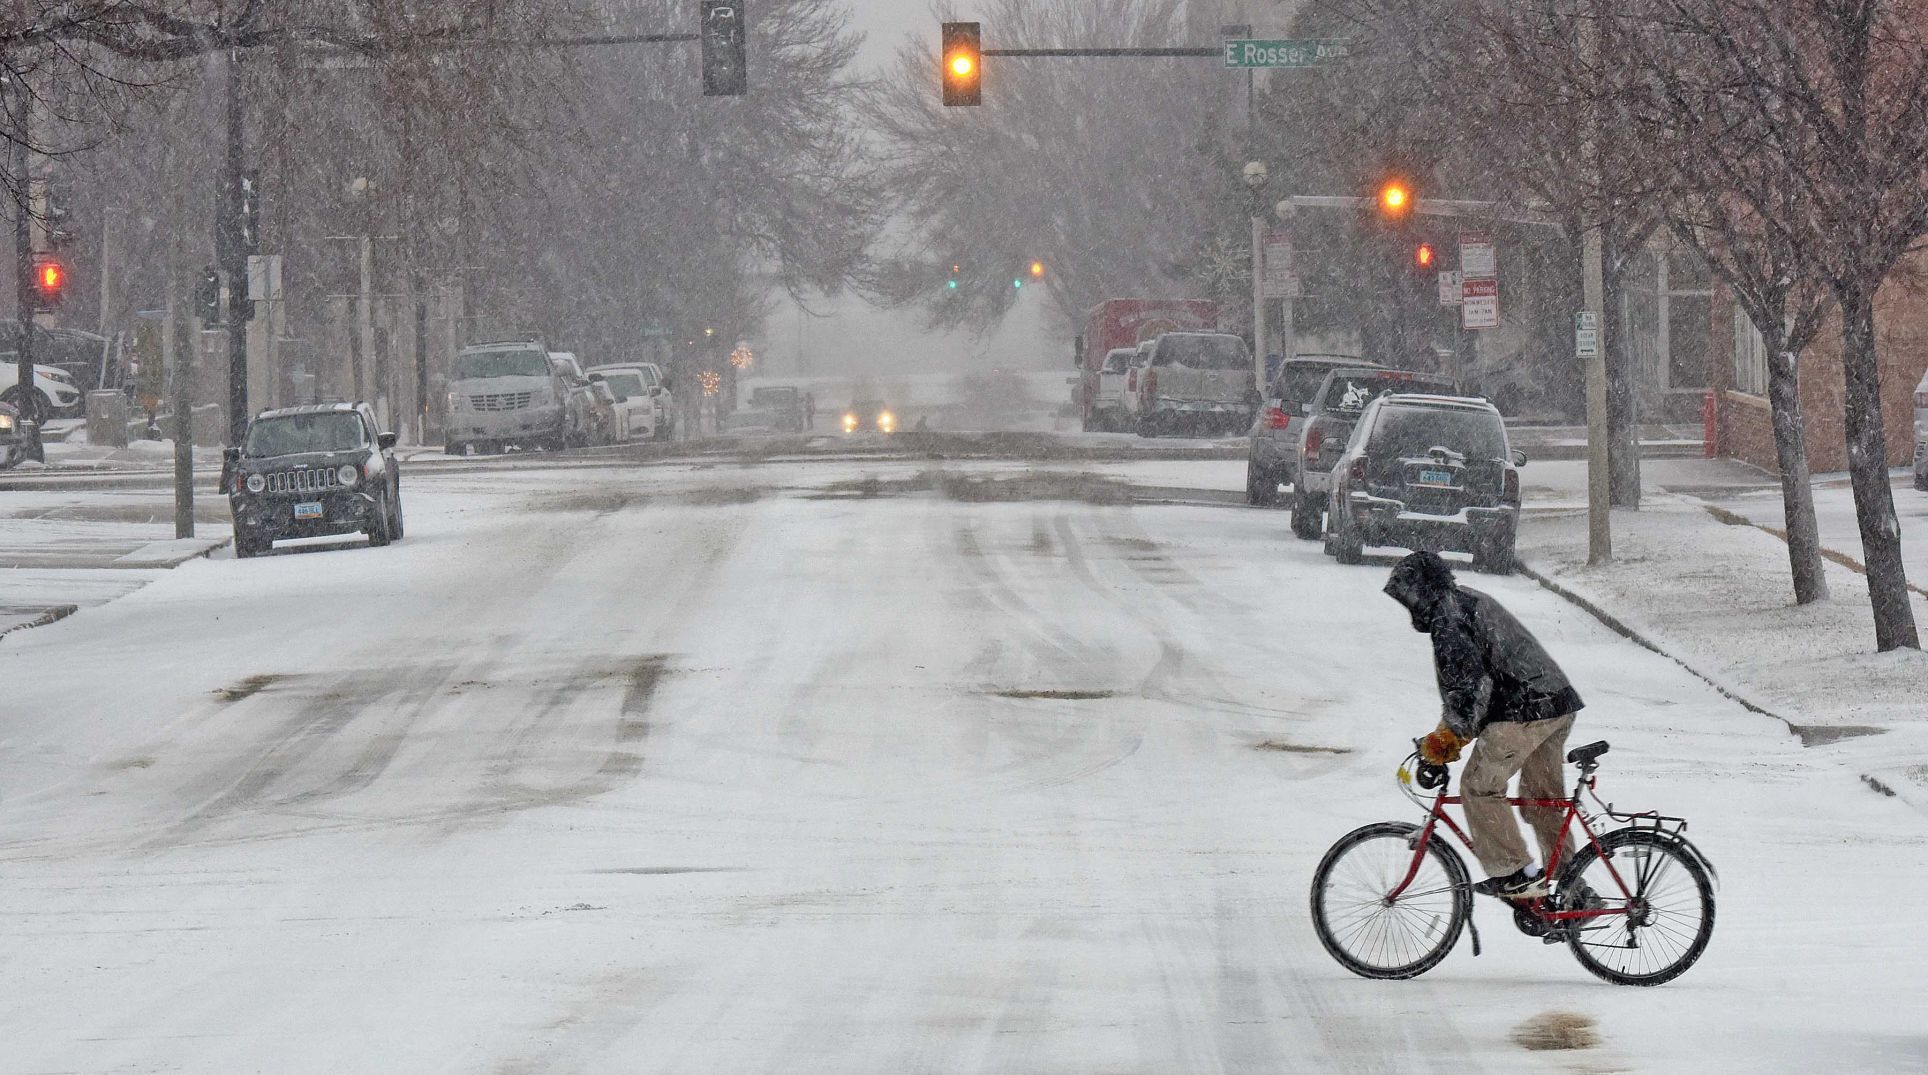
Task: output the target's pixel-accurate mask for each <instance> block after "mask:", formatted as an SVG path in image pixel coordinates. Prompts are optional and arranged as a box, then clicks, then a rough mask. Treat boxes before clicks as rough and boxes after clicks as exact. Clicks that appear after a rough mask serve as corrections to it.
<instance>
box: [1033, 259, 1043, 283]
mask: <svg viewBox="0 0 1928 1075" xmlns="http://www.w3.org/2000/svg"><path fill="white" fill-rule="evenodd" d="M1031 279H1033V280H1042V279H1044V262H1042V261H1034V262H1032V263H1031Z"/></svg>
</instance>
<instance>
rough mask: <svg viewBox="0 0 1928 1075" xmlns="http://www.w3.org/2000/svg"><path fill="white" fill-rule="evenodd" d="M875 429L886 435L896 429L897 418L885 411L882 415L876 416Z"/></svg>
mask: <svg viewBox="0 0 1928 1075" xmlns="http://www.w3.org/2000/svg"><path fill="white" fill-rule="evenodd" d="M877 428H878V429H881V430H883V431H884V432H886V433H888V432H890V431H891V430H893V429H896V428H897V416H896V415H894V414H892V413H890V412H889V411H885V412H884V413H882V414H880V415H878V416H877Z"/></svg>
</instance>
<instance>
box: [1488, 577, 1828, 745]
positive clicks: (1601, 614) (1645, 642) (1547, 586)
mask: <svg viewBox="0 0 1928 1075" xmlns="http://www.w3.org/2000/svg"><path fill="white" fill-rule="evenodd" d="M1514 564H1515V566H1516V567H1517V568H1518V569H1519V572H1520V574H1522V575H1525V576H1526V577H1527V578H1529V579H1532V580H1533V581H1534V582H1536V583H1538V584H1539V585H1540V588H1541V589H1543V590H1546V591H1547V592H1548V593H1551V594H1553V595H1554V596H1556V597H1558V598H1560V599H1561V600H1563V601H1565V602H1566V603H1568V604H1570V605H1572V606H1574V607H1575V608H1578V609H1579V610H1581V611H1582V612H1585V613H1586V614H1587V615H1589V616H1592V617H1593V618H1594V619H1596V620H1599V621H1600V623H1601V624H1602V625H1603V626H1605V627H1606V628H1607V629H1608V630H1610V631H1612V632H1613V633H1614V634H1617V635H1619V636H1620V637H1622V638H1624V639H1626V640H1627V641H1629V642H1632V643H1633V644H1634V645H1636V646H1639V647H1640V648H1642V649H1645V650H1648V651H1650V652H1652V653H1656V654H1659V655H1660V656H1662V657H1665V658H1667V659H1668V660H1670V661H1672V662H1674V663H1675V664H1677V665H1679V666H1680V667H1682V668H1684V669H1686V670H1687V672H1688V674H1690V675H1692V676H1693V677H1694V678H1695V679H1698V680H1700V681H1701V682H1702V683H1705V684H1707V685H1708V686H1709V687H1712V688H1714V690H1715V692H1716V693H1718V694H1719V695H1720V696H1721V697H1723V698H1726V699H1727V700H1728V701H1731V702H1733V703H1735V704H1736V705H1738V706H1740V707H1741V708H1742V709H1745V710H1747V711H1748V712H1750V713H1755V714H1759V715H1760V716H1763V717H1770V718H1772V719H1774V720H1777V721H1779V722H1780V723H1781V724H1782V725H1783V726H1785V727H1786V728H1787V730H1788V731H1789V732H1791V733H1793V734H1794V735H1797V736H1800V737H1801V738H1802V740H1803V742H1805V741H1806V739H1807V736H1806V735H1804V734H1803V733H1802V731H1801V729H1802V727H1803V725H1799V724H1796V723H1794V722H1793V721H1791V720H1789V719H1787V718H1786V717H1784V716H1782V715H1780V714H1779V713H1776V712H1774V711H1773V710H1771V709H1769V708H1767V707H1766V706H1763V705H1759V704H1757V703H1755V702H1753V701H1750V700H1749V699H1747V698H1745V697H1742V696H1741V695H1739V694H1736V693H1735V692H1734V691H1733V689H1732V688H1730V687H1728V686H1727V685H1726V684H1724V683H1721V682H1720V681H1718V680H1716V679H1715V678H1714V677H1712V676H1710V675H1708V674H1707V673H1705V672H1703V671H1701V670H1700V669H1698V668H1695V667H1694V666H1693V665H1691V664H1688V663H1687V662H1686V661H1685V660H1683V659H1681V658H1680V657H1677V656H1675V655H1674V654H1672V653H1669V652H1667V651H1666V650H1665V649H1663V648H1662V647H1661V646H1660V644H1659V643H1657V642H1655V641H1654V640H1653V639H1651V638H1648V637H1647V636H1646V635H1644V634H1641V633H1640V632H1639V631H1636V630H1634V629H1633V628H1632V627H1629V626H1627V625H1626V623H1624V622H1622V621H1621V620H1620V619H1619V618H1618V617H1616V616H1614V615H1613V614H1612V613H1610V612H1608V611H1606V610H1605V609H1603V608H1601V607H1600V606H1599V605H1596V604H1594V603H1593V602H1592V601H1590V600H1588V599H1586V598H1584V597H1582V596H1580V595H1579V594H1577V593H1575V592H1574V591H1573V590H1571V589H1568V588H1567V587H1566V586H1563V585H1561V584H1560V583H1559V582H1556V581H1554V579H1553V578H1552V577H1551V576H1549V575H1547V574H1545V573H1543V572H1541V571H1538V570H1536V569H1535V568H1533V567H1532V566H1531V565H1529V564H1528V563H1526V562H1525V561H1524V560H1517V559H1516V560H1515V561H1514Z"/></svg>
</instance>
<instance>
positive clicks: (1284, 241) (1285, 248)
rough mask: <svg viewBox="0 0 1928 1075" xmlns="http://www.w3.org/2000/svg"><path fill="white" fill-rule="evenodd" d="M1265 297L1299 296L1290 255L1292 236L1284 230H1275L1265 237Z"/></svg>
mask: <svg viewBox="0 0 1928 1075" xmlns="http://www.w3.org/2000/svg"><path fill="white" fill-rule="evenodd" d="M1265 297H1266V298H1268V299H1296V298H1298V297H1299V274H1298V270H1297V264H1296V263H1295V261H1294V259H1293V256H1292V237H1291V236H1290V235H1287V234H1286V233H1284V232H1278V231H1275V232H1272V233H1271V234H1270V235H1267V236H1266V237H1265Z"/></svg>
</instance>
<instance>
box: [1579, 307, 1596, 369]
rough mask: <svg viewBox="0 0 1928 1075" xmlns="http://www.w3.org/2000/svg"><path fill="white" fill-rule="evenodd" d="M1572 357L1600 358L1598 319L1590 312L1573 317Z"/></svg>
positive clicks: (1584, 311)
mask: <svg viewBox="0 0 1928 1075" xmlns="http://www.w3.org/2000/svg"><path fill="white" fill-rule="evenodd" d="M1573 355H1574V357H1575V358H1599V357H1600V319H1599V318H1597V317H1595V316H1593V311H1592V310H1581V311H1580V312H1579V313H1576V314H1574V315H1573Z"/></svg>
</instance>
